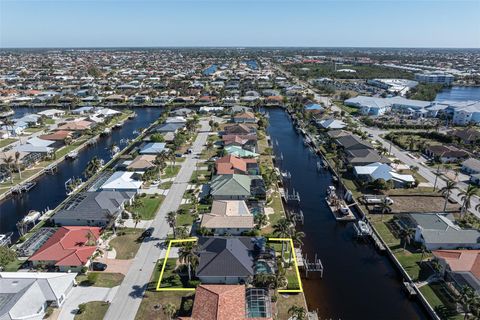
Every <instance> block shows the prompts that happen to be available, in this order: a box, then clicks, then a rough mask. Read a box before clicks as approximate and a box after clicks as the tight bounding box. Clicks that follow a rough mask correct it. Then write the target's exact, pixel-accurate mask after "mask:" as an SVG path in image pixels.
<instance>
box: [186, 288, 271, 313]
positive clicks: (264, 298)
mask: <svg viewBox="0 0 480 320" xmlns="http://www.w3.org/2000/svg"><path fill="white" fill-rule="evenodd" d="M251 290H255V291H254V292H255V293H256V294H255V296H254V295H253V294H252V293H253V292H252V291H251ZM257 292H260V294H257ZM270 299H271V298H270V297H269V296H268V292H267V291H266V290H263V289H246V288H245V285H211V284H202V285H200V286H198V287H197V290H196V292H195V302H194V304H193V309H192V316H191V317H182V318H180V319H182V320H247V319H250V320H253V319H256V320H271V319H272V307H271V304H270V301H269V300H270Z"/></svg>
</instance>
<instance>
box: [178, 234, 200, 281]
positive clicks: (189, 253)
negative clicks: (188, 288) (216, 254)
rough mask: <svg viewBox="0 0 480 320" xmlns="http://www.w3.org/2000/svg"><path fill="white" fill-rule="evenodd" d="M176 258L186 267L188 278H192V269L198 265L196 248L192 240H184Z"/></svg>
mask: <svg viewBox="0 0 480 320" xmlns="http://www.w3.org/2000/svg"><path fill="white" fill-rule="evenodd" d="M178 260H179V261H180V263H183V264H186V265H187V268H188V280H192V269H195V267H196V266H197V265H198V254H197V248H196V246H195V245H194V243H193V242H184V243H183V245H182V246H181V247H180V250H179V251H178Z"/></svg>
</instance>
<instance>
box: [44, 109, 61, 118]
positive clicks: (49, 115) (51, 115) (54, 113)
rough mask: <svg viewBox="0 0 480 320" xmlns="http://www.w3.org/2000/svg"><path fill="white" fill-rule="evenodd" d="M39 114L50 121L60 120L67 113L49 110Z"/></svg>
mask: <svg viewBox="0 0 480 320" xmlns="http://www.w3.org/2000/svg"><path fill="white" fill-rule="evenodd" d="M37 114H39V115H41V116H45V117H47V118H50V119H58V118H61V117H62V116H63V115H64V114H65V111H63V110H58V109H48V110H44V111H40V112H38V113H37Z"/></svg>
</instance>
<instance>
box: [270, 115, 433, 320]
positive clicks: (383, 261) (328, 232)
mask: <svg viewBox="0 0 480 320" xmlns="http://www.w3.org/2000/svg"><path fill="white" fill-rule="evenodd" d="M269 114H270V127H269V129H268V131H269V134H270V136H271V139H272V141H278V146H276V145H275V143H274V148H275V149H276V150H275V152H276V153H277V154H280V153H282V154H283V161H281V163H280V167H281V168H282V169H283V170H288V171H290V173H291V175H292V178H291V182H290V185H291V186H293V187H294V188H295V190H296V191H298V192H299V194H300V197H301V210H302V211H303V213H304V217H305V224H304V226H303V227H301V229H302V231H304V232H305V233H306V237H305V239H304V247H303V250H304V252H305V253H307V255H308V257H310V258H313V257H314V255H315V253H317V254H318V256H319V258H320V259H321V260H322V262H323V266H324V268H325V271H324V277H323V279H320V278H319V277H317V276H311V277H309V279H307V280H304V282H303V283H304V289H305V295H306V298H307V303H308V308H309V310H317V311H318V315H319V318H320V319H342V320H347V319H379V320H382V319H389V320H392V319H401V320H406V319H426V318H427V316H426V315H425V313H424V311H423V309H422V307H421V306H420V305H419V304H418V303H417V302H415V301H412V300H409V299H408V298H407V297H406V295H405V293H404V291H403V290H402V284H401V282H400V278H399V276H398V274H397V271H396V270H395V269H394V268H393V266H392V265H391V263H390V261H389V260H388V258H387V257H386V256H383V255H380V254H379V253H377V251H376V250H375V249H374V248H373V245H371V244H368V243H359V242H357V241H354V240H353V237H354V232H353V228H352V225H351V224H342V223H337V222H336V220H335V219H334V218H333V216H332V214H331V212H330V211H329V208H328V207H327V206H326V203H325V200H324V199H325V195H326V194H325V192H326V188H327V187H328V186H329V185H330V184H331V175H330V174H329V173H326V172H323V173H318V174H317V169H316V161H317V159H318V157H317V156H316V155H314V154H313V153H312V152H311V151H309V149H308V148H306V147H305V146H304V145H303V139H302V137H301V136H300V135H299V134H297V133H296V132H295V130H294V128H293V126H292V123H291V122H290V120H289V117H288V116H287V114H286V113H285V112H284V111H283V110H280V109H270V110H269Z"/></svg>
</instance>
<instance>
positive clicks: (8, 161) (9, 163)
mask: <svg viewBox="0 0 480 320" xmlns="http://www.w3.org/2000/svg"><path fill="white" fill-rule="evenodd" d="M3 162H4V163H5V165H6V167H7V170H8V172H9V173H10V182H11V183H12V184H13V174H12V164H13V162H15V160H14V159H13V157H12V156H8V157H6V158H4V159H3Z"/></svg>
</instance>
